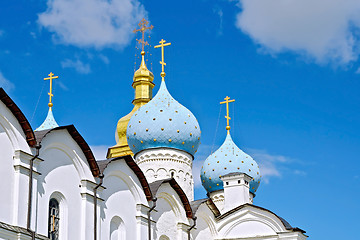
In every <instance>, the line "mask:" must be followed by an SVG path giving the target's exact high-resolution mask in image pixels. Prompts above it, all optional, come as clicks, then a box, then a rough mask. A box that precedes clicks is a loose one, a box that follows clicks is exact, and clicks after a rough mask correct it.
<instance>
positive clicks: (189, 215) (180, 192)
mask: <svg viewBox="0 0 360 240" xmlns="http://www.w3.org/2000/svg"><path fill="white" fill-rule="evenodd" d="M164 183H169V184H170V186H171V187H172V188H173V189H174V190H175V192H176V193H177V194H178V195H179V198H180V200H181V202H182V204H183V206H184V209H185V212H186V217H187V218H193V217H194V214H193V211H192V209H191V206H190V202H189V199H188V198H187V196H186V194H185V192H184V191H183V190H182V188H181V187H180V185H179V184H178V183H177V182H176V180H175V179H174V178H168V179H163V180H159V181H155V182H153V183H150V190H151V193H152V196H156V193H157V191H158V190H159V188H160V186H161V185H162V184H164Z"/></svg>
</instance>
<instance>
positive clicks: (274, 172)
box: [248, 149, 293, 183]
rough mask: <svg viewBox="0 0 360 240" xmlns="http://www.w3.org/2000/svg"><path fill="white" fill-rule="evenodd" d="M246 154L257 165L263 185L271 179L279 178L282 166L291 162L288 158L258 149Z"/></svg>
mask: <svg viewBox="0 0 360 240" xmlns="http://www.w3.org/2000/svg"><path fill="white" fill-rule="evenodd" d="M248 153H249V154H250V156H251V157H253V158H254V160H255V161H256V162H257V163H258V164H259V168H260V172H261V178H262V180H263V181H264V182H265V183H269V180H270V178H272V177H280V176H281V174H282V172H281V170H280V169H281V168H282V165H283V164H286V163H290V162H292V161H293V160H292V159H291V158H289V157H286V156H283V155H274V154H270V153H268V152H267V151H264V150H259V149H248Z"/></svg>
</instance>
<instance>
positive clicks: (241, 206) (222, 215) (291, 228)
mask: <svg viewBox="0 0 360 240" xmlns="http://www.w3.org/2000/svg"><path fill="white" fill-rule="evenodd" d="M245 207H253V208H257V209H260V210H263V211H266V212H269V213H271V214H273V215H274V216H275V217H277V218H278V219H279V220H280V221H281V223H282V224H283V225H284V227H285V229H286V230H290V231H294V232H301V233H303V234H304V233H306V231H305V230H303V229H301V228H298V227H292V226H291V225H290V223H288V222H287V221H286V220H285V219H283V218H282V217H280V216H278V215H277V214H275V213H274V212H272V211H270V210H268V209H266V208H263V207H259V206H256V205H253V204H249V203H245V204H243V205H240V206H238V207H236V208H233V209H231V210H229V211H227V212H226V213H224V214H221V215H220V216H218V217H216V219H217V220H221V219H224V218H226V217H227V216H229V215H231V214H232V213H234V212H236V211H238V210H240V209H243V208H245Z"/></svg>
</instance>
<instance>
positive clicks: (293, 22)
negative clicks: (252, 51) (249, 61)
mask: <svg viewBox="0 0 360 240" xmlns="http://www.w3.org/2000/svg"><path fill="white" fill-rule="evenodd" d="M237 1H238V6H239V7H240V8H241V9H242V11H241V12H240V13H239V14H238V15H237V20H236V26H237V27H238V28H239V29H241V30H242V31H243V32H244V33H246V34H248V35H249V36H250V37H251V38H252V39H253V40H254V41H255V42H256V43H257V44H259V45H260V46H261V47H262V48H263V49H262V50H265V51H267V52H268V53H270V54H277V53H282V52H287V51H292V52H296V53H299V54H301V55H302V56H306V57H308V58H310V59H313V60H315V62H317V63H321V64H324V63H329V62H332V63H336V64H348V63H350V62H353V61H356V60H357V59H358V55H359V53H360V47H359V45H360V34H359V29H360V14H359V12H360V1H358V0H347V1H343V0H331V1H329V0H272V1H269V0H237Z"/></svg>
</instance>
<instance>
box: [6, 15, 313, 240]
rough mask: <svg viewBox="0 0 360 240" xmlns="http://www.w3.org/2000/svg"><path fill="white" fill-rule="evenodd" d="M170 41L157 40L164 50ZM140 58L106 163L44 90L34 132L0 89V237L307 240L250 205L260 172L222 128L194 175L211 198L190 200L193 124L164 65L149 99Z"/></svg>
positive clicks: (196, 136) (148, 76)
mask: <svg viewBox="0 0 360 240" xmlns="http://www.w3.org/2000/svg"><path fill="white" fill-rule="evenodd" d="M141 27H142V28H141V29H142V31H144V30H146V29H145V28H146V22H143V25H141ZM143 42H144V41H143ZM168 45H169V44H168V43H166V42H165V41H163V40H162V41H161V42H160V45H159V46H158V47H159V48H161V49H162V56H164V54H163V53H164V52H163V51H164V47H165V46H168ZM143 46H144V45H143ZM141 55H142V62H141V65H140V68H139V69H138V70H137V71H136V72H135V74H134V79H133V80H134V81H133V85H132V86H133V88H134V89H135V99H134V100H133V104H134V109H133V111H131V112H130V113H129V114H128V115H126V116H124V117H123V118H121V119H120V120H119V122H118V125H117V129H116V133H115V135H116V142H117V143H116V145H115V146H113V147H111V148H109V150H108V153H107V159H105V160H99V159H95V157H94V155H93V153H92V152H91V149H90V147H89V145H88V144H87V143H86V141H85V139H84V138H83V137H82V136H81V134H80V133H79V132H78V131H77V130H76V128H75V127H74V126H73V125H69V126H59V125H58V124H57V123H56V121H55V119H54V116H53V114H52V102H51V96H52V94H51V90H50V94H49V95H50V101H49V113H48V116H47V118H46V120H45V121H44V123H43V124H42V125H41V126H40V127H39V128H37V129H36V130H33V128H32V126H31V125H30V124H29V122H28V120H27V119H26V117H25V116H24V114H23V113H22V112H21V110H20V108H19V107H18V106H17V105H16V104H15V103H14V102H13V100H12V99H11V98H10V97H9V96H8V94H7V93H6V92H5V91H4V90H3V89H2V88H1V89H0V152H1V154H0V163H1V168H0V189H1V193H2V197H1V198H0V239H52V240H58V239H60V240H97V239H98V240H124V239H129V240H145V239H152V240H186V239H194V240H195V239H196V240H210V239H214V240H215V239H216V240H220V239H223V240H225V239H229V240H230V239H232V240H235V239H239V240H240V239H254V240H255V239H258V240H260V239H264V240H265V239H266V240H269V239H271V240H275V239H284V240H285V239H286V240H304V239H306V238H307V236H306V235H305V231H304V230H302V229H300V228H296V227H292V226H291V225H290V224H289V223H288V222H286V221H285V220H284V219H283V218H281V217H279V216H277V215H276V214H275V213H273V212H272V211H270V210H267V209H265V208H262V207H260V206H256V205H255V204H254V197H255V193H256V190H257V189H258V187H259V185H260V181H261V174H260V171H261V169H259V167H258V165H257V163H256V162H255V161H254V160H253V159H252V158H251V156H249V155H247V154H246V153H244V152H243V151H242V150H240V149H239V148H238V147H237V146H236V144H235V143H234V142H233V140H232V138H231V134H230V127H229V124H228V126H227V128H226V130H227V137H226V139H225V141H224V143H223V145H222V146H221V147H220V148H219V149H218V150H217V151H215V152H214V153H213V154H211V155H210V156H209V157H208V158H207V159H206V160H205V161H204V164H203V168H202V169H201V173H198V174H199V175H200V176H201V181H202V184H203V186H204V188H205V189H206V190H207V192H208V198H205V199H197V200H195V199H194V181H193V177H199V175H198V176H193V175H192V162H193V160H194V158H195V157H196V151H197V149H198V147H199V145H200V141H201V131H200V126H199V124H198V122H197V120H196V118H195V116H194V114H193V113H192V112H191V111H190V110H188V109H187V108H186V107H184V106H182V105H181V104H180V103H179V102H178V101H176V100H175V99H174V98H173V97H172V96H171V94H170V92H169V91H168V89H167V87H166V83H165V71H164V65H165V64H163V66H162V67H163V69H162V73H161V78H162V81H161V85H160V89H159V91H158V92H157V94H156V95H155V96H154V97H152V88H153V87H154V83H153V79H154V76H153V74H152V73H151V72H150V71H149V70H148V69H147V67H146V65H145V60H144V59H145V52H144V51H142V53H141ZM164 62H165V61H164V59H162V63H164ZM51 74H52V73H51ZM51 74H50V75H49V79H50V81H52V79H54V78H55V77H54V75H51ZM230 102H231V101H230V100H229V98H225V102H224V104H227V106H228V104H229V103H230ZM227 117H228V120H229V119H230V118H229V116H228V115H227Z"/></svg>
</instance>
